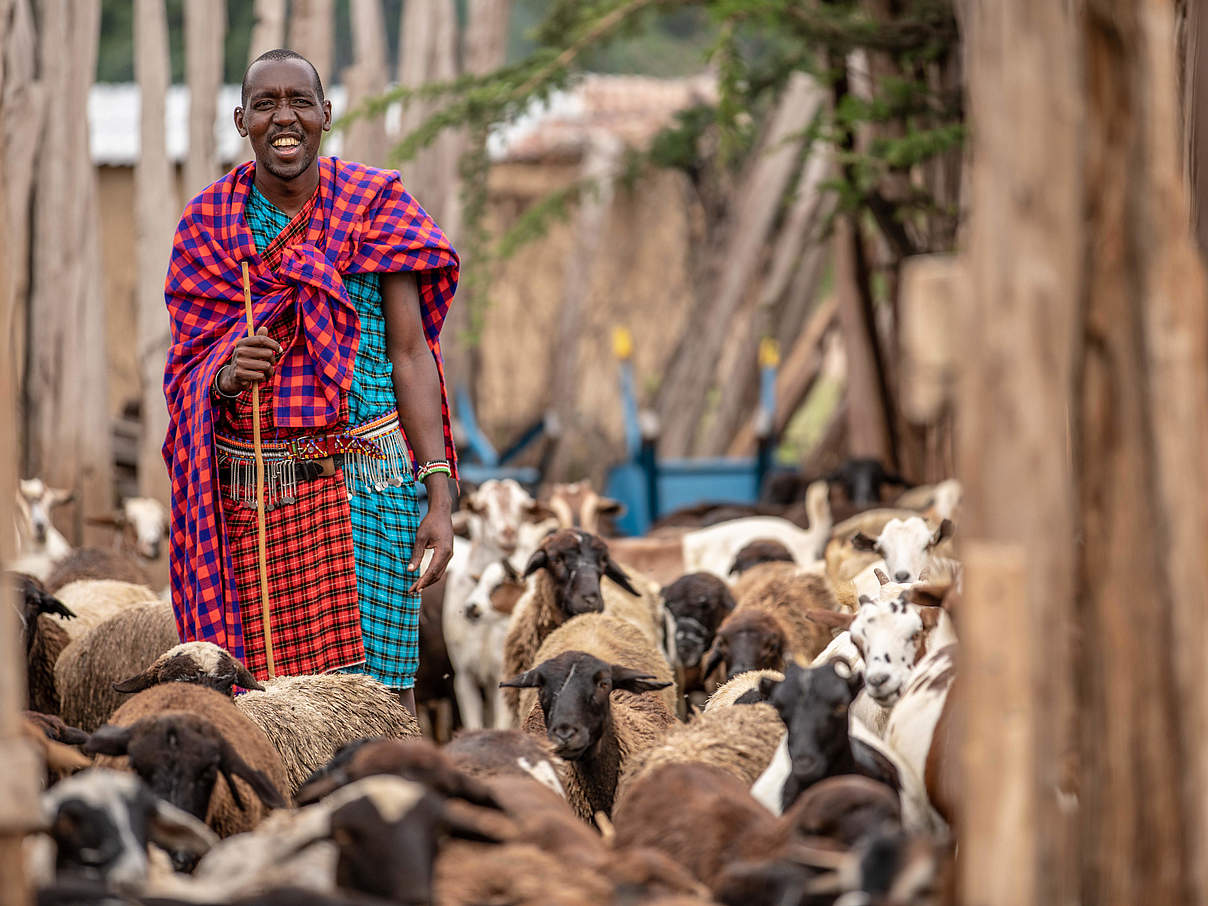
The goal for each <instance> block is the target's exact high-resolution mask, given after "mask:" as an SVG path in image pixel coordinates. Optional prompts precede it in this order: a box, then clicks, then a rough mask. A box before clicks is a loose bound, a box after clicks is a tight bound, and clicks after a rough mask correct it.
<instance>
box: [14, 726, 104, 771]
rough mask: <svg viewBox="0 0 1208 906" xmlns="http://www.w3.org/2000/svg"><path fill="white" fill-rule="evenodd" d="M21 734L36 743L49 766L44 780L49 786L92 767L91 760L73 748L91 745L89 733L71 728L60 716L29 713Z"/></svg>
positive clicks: (43, 761) (35, 745)
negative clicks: (89, 743) (85, 744)
mask: <svg viewBox="0 0 1208 906" xmlns="http://www.w3.org/2000/svg"><path fill="white" fill-rule="evenodd" d="M21 735H22V736H23V737H25V739H26V740H28V741H29V742H31V743H33V745H34V747H35V748H36V749H37V750H38V754H39V755H40V756H41V761H42V763H43V764H44V765H46V771H45V777H44V780H45V783H46V785H47V786H51V785H53V784H55V783H57V782H58V781H60V780H62V779H63V778H64V777H68V776H70V775H71V774H74V773H76V772H77V771H82V770H84V769H85V768H88V767H91V766H92V759H91V758H87V757H85V756H84V755H81V754H80V752H79V750H78V749H75V748H73V747H74V746H77V745H81V744H83V743H85V742H87V741H88V734H87V733H85V732H83V731H82V730H77V729H76V728H75V727H69V726H67V725H66V724H64V723H63V721H61V720H59V719H58V718H57V717H53V716H51V715H47V714H38V713H36V712H31V711H26V712H25V717H24V718H23V719H22V721H21Z"/></svg>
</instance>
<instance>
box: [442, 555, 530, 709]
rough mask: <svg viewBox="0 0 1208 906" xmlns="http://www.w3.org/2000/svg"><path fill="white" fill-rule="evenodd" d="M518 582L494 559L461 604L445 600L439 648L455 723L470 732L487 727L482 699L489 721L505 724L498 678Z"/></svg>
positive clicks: (509, 567)
mask: <svg viewBox="0 0 1208 906" xmlns="http://www.w3.org/2000/svg"><path fill="white" fill-rule="evenodd" d="M523 594H524V582H523V580H522V579H521V578H520V574H519V573H518V572H517V571H516V569H515V568H514V567H513V566H512V564H511V563H510V562H509V561H508V560H507V559H502V560H495V561H493V562H491V563H489V564H488V565H487V567H486V568H485V569H484V570H483V571H482V575H481V577H480V578H479V580H478V584H477V585H475V586H474V588H473V590H472V591H471V592H470V594H469V595H468V596H467V598H466V599H465V601H464V602H462V603H460V604H454V603H452V601H450V602H449V604H448V606H446V608H445V612H444V625H443V628H444V637H445V646H446V649H447V651H448V653H449V661H450V663H451V664H452V666H453V689H454V692H455V693H456V695H457V705H458V708H459V710H460V711H461V722H462V725H463V726H464V727H466V728H467V729H471V730H477V729H481V728H483V727H485V726H487V725H488V721H487V719H486V718H485V717H484V708H483V701H484V698H485V699H486V702H487V704H488V705H489V706H490V715H491V721H490V723H491V724H492V725H494V726H496V727H501V728H502V727H505V726H506V724H507V720H506V717H505V714H506V706H505V704H504V700H503V695H502V692H501V691H500V689H499V680H500V679H502V678H503V644H504V639H505V637H506V636H507V632H508V625H509V621H510V619H511V615H512V612H513V611H514V610H515V609H516V603H517V602H518V601H519V600H520V598H521V597H522V596H523Z"/></svg>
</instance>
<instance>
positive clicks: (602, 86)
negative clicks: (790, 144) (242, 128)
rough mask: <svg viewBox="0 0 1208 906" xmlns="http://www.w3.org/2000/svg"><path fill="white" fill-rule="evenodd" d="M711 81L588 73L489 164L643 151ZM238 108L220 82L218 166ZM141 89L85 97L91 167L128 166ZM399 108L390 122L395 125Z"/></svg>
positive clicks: (177, 138) (337, 108)
mask: <svg viewBox="0 0 1208 906" xmlns="http://www.w3.org/2000/svg"><path fill="white" fill-rule="evenodd" d="M328 96H329V97H330V98H331V102H332V108H333V111H334V114H335V116H337V117H339V116H340V114H341V112H342V111H343V110H344V105H345V101H346V97H347V95H346V92H345V90H344V88H343V86H341V85H336V86H333V87H332V88H331V90H330V91H329V92H328ZM716 96H717V88H716V81H715V80H714V79H713V78H712V77H711V76H697V77H694V78H690V79H653V78H647V77H644V76H604V75H590V76H586V77H584V78H582V79H580V80H579V81H578V82H576V83H575V84H574V85H573V86H572V87H571V88H569V89H567V90H565V91H560V92H556V93H554V94H553V95H551V96H550V98H549V100H548V101H546V102H544V103H542V104H534V105H533V106H531V107H530V108H529V109H528V110H527V111H526V112H525V113H523V114H522V115H521V116H519V117H517V119H516V120H515V121H514V122H512V123H510V124H508V125H506V126H503V127H501V128H498V129H496V130H494V131H493V132H492V133H491V136H490V138H489V139H488V146H487V147H488V151H489V153H490V156H491V158H492V159H493V160H500V161H503V160H507V161H517V162H521V161H538V160H546V159H550V158H556V159H567V158H570V159H575V158H578V157H579V156H580V155H581V154H582V151H583V148H584V146H585V145H586V143H587V140H588V137H589V136H590V135H591V133H592V132H594V131H597V130H605V131H607V132H609V133H611V134H613V135H614V136H616V137H617V138H619V139H620V140H621V141H622V142H624V143H625V144H626V145H628V146H630V147H638V148H644V147H646V145H648V144H649V142H650V140H651V138H653V136H654V135H655V134H656V133H657V132H658V131H659V130H660V129H662V128H663V127H664V126H666V125H667V124H668V123H670V122H671V120H672V117H673V116H674V115H675V113H676V112H677V111H679V110H683V109H685V108H687V107H691V106H693V105H694V104H698V103H702V102H706V103H709V102H713V101H715V99H716ZM238 104H239V86H238V85H224V86H223V87H222V89H221V91H220V93H219V96H218V113H217V116H216V118H215V123H214V135H215V137H216V139H217V150H218V157H219V161H218V163H220V164H222V165H223V166H229V165H230V164H232V163H235V162H236V161H240V160H244V159H245V156H246V151H245V147H246V146H245V144H244V142H243V140H242V139H241V138H240V137H239V135H238V133H236V132H235V126H234V124H233V123H232V121H231V113H232V111H233V110H234V109H235V107H236V106H238ZM188 114H189V90H188V88H187V87H186V86H183V85H174V86H172V87H171V88H170V89H169V90H168V97H167V103H166V110H165V127H166V129H167V143H168V156H169V158H170V159H171V160H173V161H178V162H179V161H183V160H184V158H185V155H186V151H187V147H188ZM138 116H139V92H138V86H137V85H134V84H97V85H94V86H93V87H92V91H91V93H90V94H89V96H88V124H89V143H90V146H91V149H92V160H93V162H94V163H96V164H106V165H110V166H132V165H133V164H134V162H135V161H136V160H137V159H138V151H139V123H138ZM397 121H398V116H397V110H395V111H393V112H392V114H391V115H388V117H387V125H388V126H390V125H391V124H392V123H397ZM340 140H341V136H340V135H339V134H336V133H333V134H332V135H330V136H329V137H328V139H327V141H326V142H325V144H324V146H323V153H325V154H339V153H340V144H341V141H340Z"/></svg>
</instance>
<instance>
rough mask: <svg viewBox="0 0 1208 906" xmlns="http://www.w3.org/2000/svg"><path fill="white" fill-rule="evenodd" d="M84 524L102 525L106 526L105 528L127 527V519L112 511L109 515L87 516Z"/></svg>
mask: <svg viewBox="0 0 1208 906" xmlns="http://www.w3.org/2000/svg"><path fill="white" fill-rule="evenodd" d="M84 524H85V525H100V526H104V527H105V528H115V529H120V528H125V527H126V519H125V517H124V516H122V515H120V514H118V513H110V514H109V515H107V516H85V517H84Z"/></svg>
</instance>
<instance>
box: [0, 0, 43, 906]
mask: <svg viewBox="0 0 1208 906" xmlns="http://www.w3.org/2000/svg"><path fill="white" fill-rule="evenodd" d="M13 6H14V4H13V2H12V0H0V48H4V47H6V46H7V39H8V37H9V35H8V34H7V27H8V23H9V21H10V17H11V15H12V12H13ZM3 69H4V68H3V67H0V99H2V98H3V97H4V96H5V89H7V88H8V86H7V85H6V84H3V83H4V81H5V74H4V71H3ZM10 115H11V111H9V110H8V109H7V108H6V107H5V106H4V104H3V102H2V101H0V123H3V124H4V125H5V126H6V127H9V126H11V124H12V121H11V119H10ZM6 176H7V174H6V173H4V172H0V212H4V211H7V210H8V208H7V201H8V199H7V196H6V191H7V185H6ZM7 239H8V223H7V219H6V218H4V217H0V324H10V323H11V322H12V310H13V306H14V303H15V297H14V295H13V288H14V285H15V281H14V280H13V279H12V275H11V273H10V271H9V267H10V264H9V257H8V253H9V248H10V246H9V243H8V241H7ZM15 365H16V363H15V360H14V359H12V358H10V357H8V356H3V357H0V500H3V501H6V502H7V501H11V500H12V499H13V495H14V494H15V492H16V478H17V475H16V453H17V442H16V437H17V421H16V390H17V381H16V377H17V375H16V369H15ZM14 553H15V539H14V538H13V522H12V520H11V519H8V518H5V519H0V560H8V559H9V558H10V557H12V555H13V554H14ZM12 594H13V589H12V587H11V585H10V583H9V582H7V581H4V582H0V764H2V765H3V766H4V771H3V779H2V780H0V906H27V904H28V903H29V902H30V898H29V890H28V887H27V885H26V881H25V871H24V863H23V859H22V855H21V841H22V838H23V836H24V835H25V833H26V832H27V831H28V830H30V829H31V828H33V827H34V826H35V823H36V821H37V818H38V799H37V790H38V776H39V770H38V764H37V762H36V760H35V759H34V757H33V753H32V752H31V751H30V749H29V747H28V745H27V744H26V743H25V741H24V740H23V739H22V738H21V733H20V722H19V721H20V714H21V709H22V708H23V707H24V706H25V688H24V686H25V677H24V673H23V671H22V670H21V665H22V664H23V663H24V658H23V657H22V652H21V648H20V645H19V644H18V634H17V632H18V631H17V609H16V607H15V606H13V605H14V604H15V602H10V600H9V596H10V595H12Z"/></svg>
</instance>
